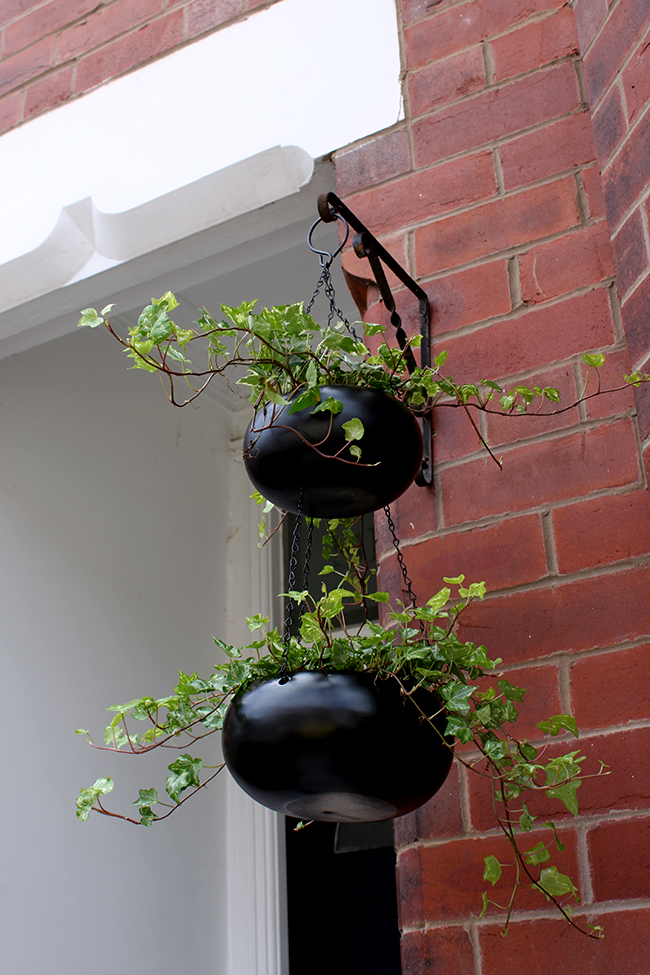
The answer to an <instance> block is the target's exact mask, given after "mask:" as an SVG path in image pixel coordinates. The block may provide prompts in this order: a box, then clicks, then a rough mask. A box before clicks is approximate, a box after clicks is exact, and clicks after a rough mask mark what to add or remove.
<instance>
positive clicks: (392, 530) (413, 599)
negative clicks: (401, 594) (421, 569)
mask: <svg viewBox="0 0 650 975" xmlns="http://www.w3.org/2000/svg"><path fill="white" fill-rule="evenodd" d="M384 514H385V515H386V521H387V522H388V530H389V531H390V533H391V535H392V536H393V545H394V547H395V551H396V552H397V561H398V562H399V567H400V571H401V573H402V577H403V579H404V585H405V587H406V594H407V596H408V598H409V599H410V600H411V605H412V606H414V607H415V605H416V603H417V596H416V595H415V593H414V592H413V583H412V581H411V579H409V574H408V569H407V568H406V562H405V561H404V556H403V555H402V550H401V549H400V547H399V538H398V537H397V532H396V531H395V523H394V522H393V519H392V518H391V515H390V506H389V505H385V507H384Z"/></svg>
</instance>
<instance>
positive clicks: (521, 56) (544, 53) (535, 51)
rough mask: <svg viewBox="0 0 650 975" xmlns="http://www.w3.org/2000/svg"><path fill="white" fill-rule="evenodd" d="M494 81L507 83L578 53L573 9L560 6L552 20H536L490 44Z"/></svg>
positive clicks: (551, 17) (497, 38)
mask: <svg viewBox="0 0 650 975" xmlns="http://www.w3.org/2000/svg"><path fill="white" fill-rule="evenodd" d="M490 49H491V51H492V60H493V63H494V80H495V81H503V79H504V78H512V77H513V75H517V74H523V72H524V71H532V70H534V69H535V68H541V67H542V66H543V65H546V64H549V63H550V62H551V61H554V60H555V59H556V58H562V57H566V56H568V55H569V54H577V53H578V36H577V33H576V25H575V18H574V16H573V11H572V10H571V8H570V7H568V6H565V7H560V9H559V10H557V11H554V12H553V13H552V14H551V16H550V17H544V19H543V20H534V21H533V22H532V23H530V24H525V25H524V26H523V27H520V28H519V29H518V30H515V31H512V32H511V33H509V34H503V35H502V36H501V37H496V38H495V39H494V40H493V41H491V42H490Z"/></svg>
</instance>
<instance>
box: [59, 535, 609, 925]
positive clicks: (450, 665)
mask: <svg viewBox="0 0 650 975" xmlns="http://www.w3.org/2000/svg"><path fill="white" fill-rule="evenodd" d="M327 528H328V530H327V532H326V535H325V549H326V552H325V554H326V556H327V557H328V558H329V557H330V556H331V555H332V554H333V553H334V552H335V551H336V553H337V554H338V555H340V556H343V558H344V566H345V567H344V569H343V571H341V572H338V573H337V571H336V570H335V569H334V568H333V566H332V565H331V564H327V565H326V566H325V569H324V570H323V572H322V573H321V575H324V576H325V577H326V578H328V577H329V578H330V580H331V581H333V583H334V584H333V585H332V586H331V587H330V588H327V587H326V585H325V583H324V582H323V583H322V592H321V594H320V595H319V596H314V595H311V594H310V593H309V592H308V591H306V590H305V591H291V592H288V593H285V594H284V595H285V596H287V597H288V598H290V599H293V600H294V602H295V603H296V604H298V605H300V607H301V609H302V615H301V617H300V622H299V628H298V633H297V634H296V635H294V636H291V637H290V638H289V639H288V641H286V640H285V637H284V635H282V634H280V633H279V631H278V629H277V628H271V627H270V626H269V619H268V618H267V617H264V616H261V615H255V616H252V617H249V618H248V620H247V623H248V626H249V628H250V630H251V632H252V633H253V634H259V635H258V638H257V639H254V640H252V641H251V642H250V643H249V644H247V645H246V646H243V647H234V646H230V645H228V644H226V643H225V642H224V641H222V640H219V639H215V644H216V646H217V648H218V649H219V650H221V651H222V652H223V654H224V655H225V657H226V660H225V662H224V663H219V664H217V665H216V666H215V668H214V672H213V673H212V674H211V675H209V676H208V677H199V676H198V675H197V674H196V673H194V674H184V673H181V674H180V676H179V682H178V684H177V686H176V687H175V688H174V690H173V692H172V693H171V694H170V695H168V696H166V697H162V698H158V699H155V698H153V697H148V696H145V697H141V698H138V699H135V700H132V701H129V702H127V703H126V704H122V705H113V706H111V707H110V708H109V709H108V710H109V711H111V712H113V717H112V719H111V721H110V722H109V724H108V726H107V727H106V729H105V732H104V741H103V744H98V743H95V742H94V741H93V740H92V738H91V736H90V733H89V732H88V731H87V730H85V729H78V730H77V733H78V734H83V735H85V736H86V737H87V739H88V741H89V742H90V743H91V744H92V745H93V746H94V747H95V748H97V749H99V750H108V751H111V752H120V753H127V754H131V755H139V756H142V755H145V754H147V753H149V752H151V751H153V750H155V749H160V748H164V749H171V750H174V751H177V752H181V754H180V755H179V756H178V757H175V758H174V760H173V761H172V762H171V763H170V764H169V767H168V775H167V779H166V782H165V786H164V793H162V792H159V791H158V790H157V789H156V788H154V787H151V786H150V787H146V788H141V789H140V790H139V793H138V796H137V798H136V799H135V800H134V801H133V803H132V806H133V807H135V811H134V812H133V813H132V814H128V813H119V812H114V811H112V810H110V809H109V808H107V806H106V804H105V803H106V796H107V795H108V793H110V792H111V791H112V789H113V781H112V779H110V778H108V777H105V778H100V779H97V781H96V782H95V783H94V785H92V786H91V787H89V788H85V789H81V791H80V793H79V796H78V798H77V816H78V817H79V819H81V820H87V819H88V817H89V815H90V813H91V812H97V813H99V814H101V815H105V816H111V817H114V818H118V819H122V820H125V821H126V822H129V823H132V824H135V825H141V826H149V827H150V826H152V825H153V824H154V823H157V822H160V821H162V820H164V819H167V818H168V817H169V816H171V815H172V814H173V813H174V812H176V811H177V810H178V809H179V808H180V806H181V805H183V804H184V803H185V802H186V801H187V800H188V799H189V798H191V797H192V796H193V795H195V794H196V793H198V792H200V791H201V790H202V789H204V788H205V787H206V786H207V785H208V784H209V783H210V782H211V781H212V780H213V779H214V777H215V776H216V775H217V774H218V773H219V772H220V771H221V770H222V768H223V767H224V766H223V764H220V765H218V766H216V767H210V766H208V765H204V763H203V760H202V759H201V758H200V757H198V756H197V755H196V754H194V753H193V752H194V747H195V746H196V745H198V744H199V743H200V742H201V741H202V740H203V739H205V738H209V737H210V736H212V735H214V734H215V733H216V732H217V731H219V730H220V729H221V727H222V725H223V721H224V718H225V715H226V712H227V709H228V707H229V705H230V702H231V701H232V700H233V699H234V698H236V697H237V695H238V694H241V693H242V692H243V691H244V690H246V689H247V688H249V687H250V686H251V685H252V684H253V683H254V682H255V681H259V680H266V679H271V678H277V676H278V672H279V669H280V666H281V661H282V657H283V654H286V656H287V669H288V673H289V674H290V675H293V674H296V673H299V672H301V671H305V670H307V671H315V670H318V671H323V672H333V671H339V672H359V671H362V672H366V673H371V674H374V675H376V679H377V680H394V681H397V682H398V683H399V686H400V688H401V693H402V695H403V697H404V704H405V706H406V707H418V708H419V705H417V704H416V703H415V700H414V692H415V691H416V690H417V689H419V688H422V687H424V688H427V689H428V690H430V691H432V692H433V693H434V694H435V696H436V700H437V701H438V705H437V708H438V710H437V711H436V712H435V714H438V713H440V711H442V712H443V713H444V715H445V716H446V729H445V735H446V736H447V737H446V738H445V740H446V743H447V745H448V747H450V748H451V749H452V750H453V751H454V754H455V756H456V759H457V761H459V762H461V763H462V764H463V765H464V766H465V767H466V768H467V769H468V770H471V771H472V772H473V773H476V774H479V775H481V776H484V777H486V778H487V779H488V781H489V782H490V785H491V790H492V802H493V808H494V814H495V822H496V824H497V825H498V827H499V828H500V829H501V831H502V833H503V835H504V836H505V837H506V838H507V840H508V843H509V844H510V848H511V851H512V862H513V863H514V865H515V879H514V881H513V884H512V887H511V889H510V891H509V892H508V894H507V898H508V899H507V903H506V905H505V906H504V907H503V910H505V912H506V921H505V925H504V931H507V928H508V924H509V921H510V917H511V915H512V912H513V910H514V908H515V904H516V898H517V894H518V893H519V892H520V890H521V889H522V887H524V886H526V885H527V886H530V887H532V888H533V889H535V890H537V891H539V892H540V894H541V895H543V896H545V897H546V898H548V900H549V901H551V902H552V903H553V904H554V905H555V907H556V908H557V909H558V910H559V911H560V913H561V914H562V915H563V916H564V917H565V918H566V919H567V921H568V922H569V923H570V924H571V925H572V926H573V927H575V928H577V929H578V930H580V931H582V933H584V934H587V935H588V936H589V937H596V938H597V937H600V936H601V931H600V928H598V927H592V926H590V925H589V926H587V927H583V926H581V925H580V924H578V923H577V922H576V921H575V920H574V919H573V917H572V915H571V906H570V903H569V901H570V900H577V898H578V892H577V889H576V887H575V885H574V882H573V880H572V879H571V878H570V877H569V876H567V875H565V874H562V873H560V872H559V870H558V868H557V865H556V864H554V863H553V857H554V853H557V852H558V851H561V850H562V848H563V847H562V842H561V840H560V838H559V836H558V832H557V829H556V826H555V824H554V823H553V822H552V821H550V820H549V821H546V822H544V824H543V828H544V829H546V830H548V832H549V839H548V841H545V842H544V841H540V842H537V843H535V844H533V845H529V844H528V843H527V842H526V834H527V833H530V832H531V830H532V829H533V828H535V829H537V827H534V826H533V824H534V822H535V817H534V816H533V815H531V813H530V812H529V810H528V806H527V802H526V799H527V797H530V796H532V795H534V794H536V793H542V794H544V795H546V796H547V797H548V798H550V799H555V800H560V802H561V803H562V804H563V805H564V807H565V808H566V809H567V810H568V811H569V812H570V813H572V814H573V815H577V814H578V798H577V795H578V789H579V786H580V784H581V782H582V781H583V779H584V778H585V775H584V774H583V771H582V764H583V761H584V757H583V756H582V755H580V753H579V750H575V749H571V750H567V751H563V752H562V753H561V754H559V755H555V756H554V757H550V758H548V757H546V755H545V752H546V748H547V744H548V742H549V741H550V740H551V739H553V738H557V736H558V735H560V734H563V733H565V732H567V733H569V734H570V735H572V736H575V737H577V735H578V729H577V727H576V723H575V720H574V718H573V717H572V716H571V715H569V714H560V715H553V716H551V717H550V718H548V719H547V720H546V721H542V722H540V723H539V724H538V725H537V728H538V729H539V731H540V736H539V738H540V741H536V743H532V742H530V741H528V740H526V739H523V738H522V739H520V738H517V736H516V734H515V730H514V726H515V724H516V722H517V719H518V716H519V706H520V704H521V702H522V700H523V698H524V695H525V694H526V689H525V688H523V687H518V686H515V685H513V684H512V683H511V682H510V681H509V680H508V679H507V678H506V677H504V676H503V675H502V674H500V673H499V666H500V664H501V660H499V659H496V660H492V659H490V658H489V657H488V655H487V651H486V649H485V647H483V646H476V645H475V644H474V643H472V642H470V641H467V642H462V641H461V640H460V639H459V637H458V635H457V622H458V619H459V617H460V616H461V614H462V613H463V612H465V610H466V609H467V607H468V606H469V605H470V604H471V603H472V602H473V601H474V600H476V599H483V597H484V594H485V585H484V583H482V582H479V583H471V584H469V585H466V584H465V578H464V576H462V575H461V576H458V577H455V578H448V579H445V580H444V582H445V585H444V586H443V588H441V589H440V591H439V592H437V593H436V594H435V595H434V596H432V597H431V598H430V599H429V600H428V601H427V602H426V603H425V604H424V605H418V606H405V605H403V604H401V603H398V604H396V605H395V606H392V605H391V603H390V597H389V595H388V593H385V592H381V591H380V592H371V591H370V582H371V579H372V572H371V571H370V570H369V569H368V566H367V560H366V558H365V554H364V551H363V545H362V542H360V541H359V540H358V538H357V537H356V536H355V534H354V531H353V522H352V521H351V520H345V521H340V522H337V521H331V522H329V523H328V526H327ZM373 602H374V603H378V604H379V605H380V606H381V607H383V621H382V622H373V621H372V620H370V619H369V618H368V612H367V611H366V612H365V613H364V619H363V621H362V623H361V625H356V626H355V627H351V626H349V625H348V623H347V622H346V613H349V611H350V610H351V609H353V608H354V607H358V606H360V605H361V606H363V607H366V609H367V607H368V605H369V604H370V603H373ZM435 714H426V713H425V712H424V711H421V717H422V720H428V721H430V722H432V719H433V718H434V716H435ZM134 722H142V723H144V725H145V726H146V727H145V729H144V730H143V731H138V732H136V731H134V730H133V723H134ZM187 749H192V752H190V751H189V750H187ZM603 771H604V769H603V768H602V767H601V768H600V769H598V770H597V771H595V772H592V773H590V774H592V775H600V774H603ZM206 772H207V775H206ZM502 866H503V865H502V864H501V863H500V862H499V860H498V859H497V857H496V856H495V855H493V854H490V855H489V856H487V857H486V858H485V862H484V875H483V876H484V880H485V881H486V883H488V884H490V885H492V886H493V887H494V886H495V885H496V884H497V883H499V882H500V881H501V879H502ZM490 903H495V902H493V901H491V899H490V897H489V896H488V893H487V892H485V893H484V894H483V909H482V912H481V915H480V916H482V915H483V913H485V911H486V910H487V909H488V906H489V904H490Z"/></svg>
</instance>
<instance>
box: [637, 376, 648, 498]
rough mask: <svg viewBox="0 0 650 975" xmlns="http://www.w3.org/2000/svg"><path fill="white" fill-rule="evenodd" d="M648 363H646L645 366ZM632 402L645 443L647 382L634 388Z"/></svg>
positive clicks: (645, 449)
mask: <svg viewBox="0 0 650 975" xmlns="http://www.w3.org/2000/svg"><path fill="white" fill-rule="evenodd" d="M647 367H648V365H647V364H646V367H645V368H647ZM634 402H635V404H636V415H637V423H638V424H639V436H640V437H641V440H642V441H643V442H644V443H645V441H646V440H647V438H648V437H649V436H650V387H649V385H648V383H642V385H641V386H637V387H636V389H635V390H634ZM647 448H648V444H647V443H645V448H644V455H645V460H644V464H645V465H646V475H647V473H648V471H647V463H648V456H649V455H648V450H647ZM646 480H648V481H650V477H646Z"/></svg>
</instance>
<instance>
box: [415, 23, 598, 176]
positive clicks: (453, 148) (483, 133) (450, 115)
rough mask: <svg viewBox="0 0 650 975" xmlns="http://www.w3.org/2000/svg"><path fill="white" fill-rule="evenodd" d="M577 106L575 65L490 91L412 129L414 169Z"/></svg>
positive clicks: (442, 111)
mask: <svg viewBox="0 0 650 975" xmlns="http://www.w3.org/2000/svg"><path fill="white" fill-rule="evenodd" d="M457 9H459V10H460V9H462V8H457ZM579 105H580V92H579V90H578V81H577V78H576V74H575V70H574V68H573V65H572V64H560V65H558V66H557V67H553V68H547V69H546V70H544V71H539V72H537V73H536V74H533V75H529V76H527V77H525V78H521V79H520V80H519V81H515V82H513V83H512V84H507V85H504V86H503V87H502V88H495V89H490V90H489V91H487V92H485V93H484V94H480V95H474V96H473V97H472V98H468V99H464V100H463V101H461V102H456V103H455V104H453V105H450V106H449V107H448V108H442V109H440V110H439V111H437V112H435V113H434V114H433V115H430V116H428V117H426V118H424V119H422V120H421V121H419V122H415V123H414V125H413V146H414V153H415V163H416V166H426V165H427V164H429V163H433V162H436V161H437V160H439V159H444V158H445V157H447V156H452V155H455V154H456V153H459V152H465V151H467V150H468V149H476V148H478V147H479V146H484V145H487V144H488V143H491V142H494V141H495V140H496V139H502V138H504V137H506V136H509V135H513V134H514V133H515V132H518V131H520V130H521V129H526V128H528V127H530V126H533V125H540V124H541V123H542V122H547V121H549V120H550V119H553V118H558V117H559V116H560V115H566V114H567V112H571V111H574V110H575V109H577V108H578V107H579Z"/></svg>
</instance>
